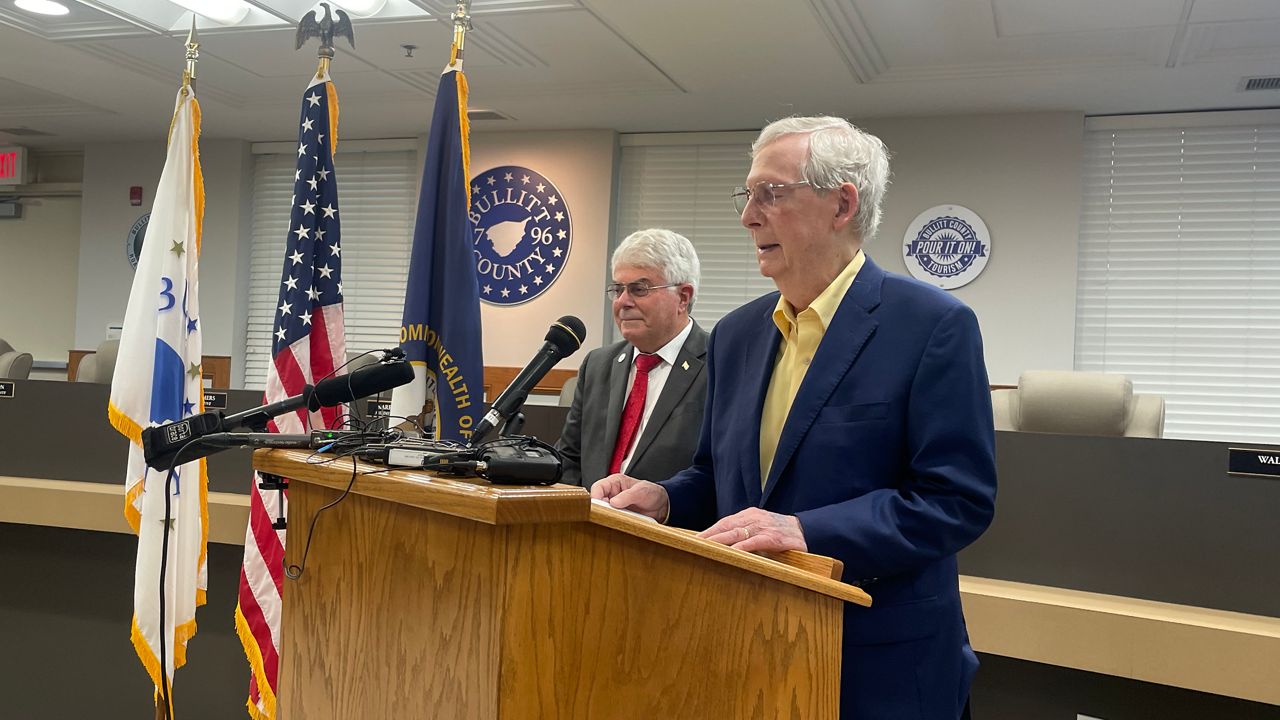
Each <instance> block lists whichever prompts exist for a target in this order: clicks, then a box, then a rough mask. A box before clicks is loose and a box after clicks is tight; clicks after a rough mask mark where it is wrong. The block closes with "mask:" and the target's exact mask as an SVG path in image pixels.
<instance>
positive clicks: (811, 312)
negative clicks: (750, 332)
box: [760, 250, 866, 488]
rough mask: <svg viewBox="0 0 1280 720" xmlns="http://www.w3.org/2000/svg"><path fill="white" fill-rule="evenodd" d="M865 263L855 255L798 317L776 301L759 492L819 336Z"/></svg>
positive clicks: (762, 425)
mask: <svg viewBox="0 0 1280 720" xmlns="http://www.w3.org/2000/svg"><path fill="white" fill-rule="evenodd" d="M865 261H866V256H865V255H863V254H862V250H858V254H857V255H854V256H853V260H850V261H849V264H848V265H846V266H845V268H844V270H841V271H840V274H839V275H837V276H836V279H835V280H832V281H831V284H830V285H828V286H827V289H826V290H823V291H822V293H821V294H820V295H818V297H817V298H815V299H814V301H813V302H812V303H810V304H809V307H807V308H805V309H804V310H802V311H800V313H799V314H797V313H796V311H795V309H794V308H792V307H791V303H789V302H787V300H786V298H783V297H779V298H778V306H777V307H776V308H774V310H773V324H774V325H777V326H778V332H780V333H782V342H781V343H780V345H779V347H778V357H777V359H776V360H774V363H773V377H771V378H770V379H769V390H768V392H767V393H765V396H764V412H763V413H762V414H761V417H760V487H761V488H763V487H764V485H765V483H766V482H767V481H768V479H769V470H770V468H771V467H772V466H773V456H774V455H775V454H776V453H777V452H778V438H779V436H781V435H782V426H783V424H785V423H786V421H787V414H788V413H790V412H791V403H792V402H794V401H795V399H796V391H798V390H799V389H800V383H801V382H803V381H804V374H805V372H807V371H808V370H809V363H811V362H812V361H813V355H814V353H816V352H817V351H818V344H819V343H821V342H822V336H823V335H825V334H826V332H827V328H828V327H830V326H831V318H833V317H834V316H835V314H836V310H837V309H839V307H840V301H841V300H843V299H844V295H845V293H846V292H848V291H849V288H850V287H852V286H853V281H854V279H856V278H857V277H858V271H859V270H861V269H862V264H863V263H864V262H865Z"/></svg>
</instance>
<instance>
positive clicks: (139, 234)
mask: <svg viewBox="0 0 1280 720" xmlns="http://www.w3.org/2000/svg"><path fill="white" fill-rule="evenodd" d="M149 222H151V213H147V214H145V215H143V216H142V217H140V218H138V219H137V220H135V221H134V223H133V227H131V228H129V236H128V237H127V238H125V240H124V254H125V256H126V257H128V258H129V265H130V267H132V268H133V269H134V270H137V269H138V258H140V257H142V243H143V242H144V241H145V240H146V239H147V223H149Z"/></svg>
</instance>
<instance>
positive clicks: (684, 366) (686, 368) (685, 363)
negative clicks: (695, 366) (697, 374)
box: [680, 360, 689, 370]
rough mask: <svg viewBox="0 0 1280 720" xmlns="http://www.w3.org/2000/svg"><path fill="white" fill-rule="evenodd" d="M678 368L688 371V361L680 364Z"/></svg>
mask: <svg viewBox="0 0 1280 720" xmlns="http://www.w3.org/2000/svg"><path fill="white" fill-rule="evenodd" d="M680 367H682V368H684V369H685V370H688V369H689V361H688V360H685V361H684V362H682V363H680Z"/></svg>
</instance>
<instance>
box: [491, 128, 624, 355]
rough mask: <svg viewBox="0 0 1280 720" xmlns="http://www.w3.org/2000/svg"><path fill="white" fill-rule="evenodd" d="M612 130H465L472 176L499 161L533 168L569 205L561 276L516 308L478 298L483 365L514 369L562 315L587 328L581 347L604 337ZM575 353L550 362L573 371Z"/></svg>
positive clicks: (612, 158) (599, 341)
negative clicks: (568, 233) (568, 236)
mask: <svg viewBox="0 0 1280 720" xmlns="http://www.w3.org/2000/svg"><path fill="white" fill-rule="evenodd" d="M615 144H616V135H615V133H614V132H613V131H611V130H575V131H563V132H528V133H476V134H474V135H472V136H471V174H472V175H473V176H474V175H476V174H478V173H480V172H483V171H484V170H486V169H487V168H491V167H495V166H499V165H520V166H523V167H527V168H530V169H531V170H536V171H538V172H539V173H541V174H542V175H543V176H544V177H546V178H548V179H549V180H551V182H553V183H555V185H556V187H557V188H559V189H560V193H561V195H562V196H563V198H564V201H565V202H566V203H567V204H568V205H569V210H570V218H571V220H572V226H571V231H572V245H571V246H570V249H569V261H568V263H567V264H566V265H565V266H564V270H563V271H562V274H561V275H560V277H559V278H558V279H557V280H556V282H555V284H554V285H552V286H551V287H550V288H549V289H548V290H547V291H546V292H544V293H542V295H540V296H538V297H537V298H535V299H533V300H531V301H529V302H527V303H524V304H523V305H515V306H499V305H490V304H489V303H482V304H481V310H480V317H481V322H482V323H483V325H484V363H485V365H499V366H509V367H521V366H523V365H524V364H525V363H527V362H528V361H529V359H530V358H532V357H533V355H534V353H535V352H536V351H537V350H538V348H540V347H542V342H543V340H542V339H543V336H544V335H546V333H547V328H548V327H549V326H550V325H551V323H552V322H554V321H555V320H556V319H557V318H559V317H560V316H562V315H576V316H578V317H579V318H581V319H582V321H583V323H585V324H586V326H587V341H586V343H585V345H584V347H586V348H593V347H596V346H597V345H599V344H600V343H601V341H602V339H603V338H604V337H605V328H604V307H605V303H604V300H605V296H604V284H605V270H604V268H605V257H606V253H607V252H608V248H609V232H610V230H611V227H610V204H611V201H612V191H613V162H614V147H615ZM581 362H582V353H581V352H579V353H577V354H575V355H573V356H572V357H570V358H568V359H566V360H563V361H561V362H560V364H559V365H557V367H560V368H565V369H571V370H577V369H578V365H579V364H581Z"/></svg>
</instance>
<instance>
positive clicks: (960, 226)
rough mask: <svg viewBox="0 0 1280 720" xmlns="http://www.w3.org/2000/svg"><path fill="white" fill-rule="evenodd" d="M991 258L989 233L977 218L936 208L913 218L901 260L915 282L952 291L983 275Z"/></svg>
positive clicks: (968, 212)
mask: <svg viewBox="0 0 1280 720" xmlns="http://www.w3.org/2000/svg"><path fill="white" fill-rule="evenodd" d="M990 257H991V233H989V232H987V225H986V223H984V222H982V218H980V217H978V214H977V213H975V212H974V211H972V210H970V209H969V208H966V207H961V206H959V205H938V206H937V207H931V208H929V209H928V210H925V211H924V212H922V213H920V214H919V215H918V216H916V219H915V220H913V221H912V222H911V224H910V225H908V226H907V232H906V235H905V236H904V237H903V245H902V260H903V262H904V263H906V265H907V271H908V272H910V273H911V276H912V277H914V278H915V279H917V280H923V281H924V282H927V283H929V284H930V285H936V286H938V287H940V288H942V289H943V290H954V289H956V288H958V287H963V286H965V285H968V284H969V283H971V282H973V281H974V280H976V279H977V277H978V276H979V275H981V274H982V270H983V268H985V267H986V266H987V260H988V259H989V258H990Z"/></svg>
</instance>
